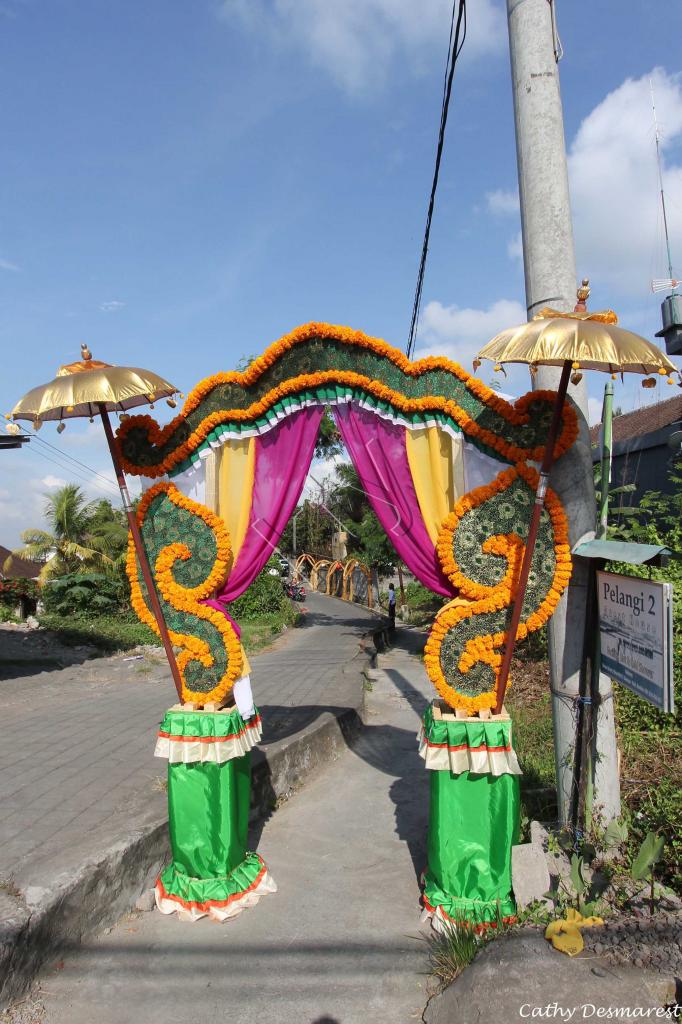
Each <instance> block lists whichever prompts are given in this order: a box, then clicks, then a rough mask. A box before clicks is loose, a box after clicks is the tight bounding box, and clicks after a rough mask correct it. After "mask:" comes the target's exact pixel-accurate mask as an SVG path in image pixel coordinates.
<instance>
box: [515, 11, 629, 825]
mask: <svg viewBox="0 0 682 1024" xmlns="http://www.w3.org/2000/svg"><path fill="white" fill-rule="evenodd" d="M507 17H508V22H509V50H510V55H511V73H512V90H513V95H514V118H515V125H516V152H517V162H518V174H519V194H520V199H521V227H522V235H523V265H524V271H525V278H526V305H527V307H528V319H529V320H530V319H531V318H532V317H533V316H534V314H535V313H536V312H538V310H540V309H541V308H542V307H543V306H553V307H554V308H555V309H560V310H564V311H568V310H572V309H573V307H574V305H575V296H576V285H577V280H576V268H575V252H574V248H573V228H572V224H571V207H570V200H569V194H568V174H567V167H566V149H565V143H564V124H563V113H562V108H561V94H560V91H559V71H558V67H557V54H556V51H557V46H558V44H557V36H556V30H555V23H554V7H553V3H552V0H507ZM559 373H560V369H555V368H553V367H540V369H539V371H538V373H537V375H536V377H535V381H534V387H536V388H551V389H552V390H556V387H557V384H558V377H559ZM569 395H570V397H571V398H572V400H573V401H574V402H575V404H576V406H577V407H578V409H579V410H580V412H581V413H582V414H583V415H582V417H581V418H580V419H581V424H580V436H579V438H578V440H577V441H576V443H575V445H574V446H573V448H572V449H571V451H570V452H568V453H567V454H566V455H564V456H563V458H561V459H560V460H559V461H558V462H557V463H556V466H555V468H554V469H553V470H552V475H551V479H550V484H551V486H552V488H553V489H554V490H555V491H556V492H557V494H559V496H560V497H561V500H562V502H563V504H564V508H565V510H566V513H567V515H568V521H569V536H570V542H571V547H574V546H575V545H576V544H577V543H578V542H579V541H580V540H581V539H585V540H588V539H591V538H592V537H593V536H594V528H595V521H596V505H595V494H594V482H593V477H592V456H591V453H590V439H589V429H588V421H587V387H586V384H585V381H584V380H583V381H582V383H581V384H579V385H578V386H577V387H573V386H570V387H569ZM590 571H591V570H590V567H589V565H588V564H586V561H585V560H583V559H574V569H573V578H572V580H571V584H570V587H569V588H568V591H567V593H565V594H564V596H563V598H562V600H561V602H560V604H559V606H558V608H557V610H556V612H555V614H554V616H553V617H552V619H551V621H550V624H549V660H550V680H551V686H552V716H553V720H554V752H555V759H556V777H557V791H558V799H559V818H560V820H561V821H563V822H567V821H568V820H569V819H570V814H571V796H572V794H571V784H572V778H573V759H574V751H575V745H576V726H575V714H576V706H577V705H576V703H575V701H576V698H577V697H578V696H579V693H580V679H581V672H584V671H585V664H584V662H585V658H586V656H587V654H588V653H589V652H590V651H591V647H592V644H591V639H590V640H588V642H587V643H586V642H585V627H586V613H585V607H586V603H587V596H588V586H589V580H590ZM595 628H596V623H590V624H589V629H590V631H592V630H593V629H595ZM583 692H586V691H585V689H583ZM599 697H600V703H599V708H598V712H597V714H596V715H595V716H594V722H595V723H596V725H595V739H594V743H593V757H592V764H593V765H594V766H595V767H594V807H595V810H596V811H597V813H600V814H601V815H602V816H603V818H604V819H605V820H610V819H611V818H613V817H617V816H618V815H619V814H620V788H619V781H618V762H617V750H616V736H615V725H614V715H613V700H612V699H611V682H610V680H609V679H608V678H606V677H605V676H600V681H599Z"/></svg>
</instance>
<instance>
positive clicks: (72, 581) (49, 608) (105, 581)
mask: <svg viewBox="0 0 682 1024" xmlns="http://www.w3.org/2000/svg"><path fill="white" fill-rule="evenodd" d="M42 599H43V607H44V608H45V611H46V612H47V613H48V614H54V615H75V616H79V615H113V614H115V613H116V612H118V611H120V610H123V609H125V608H127V607H129V605H128V587H127V580H126V579H125V577H123V576H114V575H111V576H109V575H106V574H104V573H99V572H83V573H76V572H71V573H67V574H66V575H64V576H60V577H59V578H58V579H55V580H51V581H49V582H48V583H46V584H45V586H44V587H43V592H42Z"/></svg>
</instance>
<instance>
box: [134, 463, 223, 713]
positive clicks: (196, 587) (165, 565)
mask: <svg viewBox="0 0 682 1024" xmlns="http://www.w3.org/2000/svg"><path fill="white" fill-rule="evenodd" d="M137 519H138V523H139V526H140V532H141V534H142V539H143V541H144V545H145V548H146V551H147V556H148V558H149V564H150V566H151V568H152V575H153V578H154V582H155V584H156V589H157V592H158V595H159V601H160V604H161V609H162V611H163V615H164V618H165V620H166V624H167V626H168V631H169V633H170V638H171V640H172V642H173V644H174V646H176V647H180V648H182V650H181V652H180V654H179V655H178V659H177V660H178V668H179V669H180V676H181V678H182V696H183V699H184V700H185V701H192V702H195V703H199V704H206V703H209V702H211V701H217V702H220V701H222V700H223V699H224V698H225V696H226V695H227V693H228V692H229V691H230V689H231V688H232V685H233V683H234V682H235V680H237V679H238V678H239V676H240V674H241V668H242V650H241V644H240V642H239V638H238V636H237V634H236V632H235V630H234V628H233V626H232V624H231V623H230V621H229V619H227V618H226V617H225V616H224V615H223V614H221V612H219V611H217V610H216V609H214V608H210V607H208V606H207V605H205V604H202V603H201V602H202V601H203V600H205V599H206V598H210V597H212V596H213V594H214V593H215V591H216V589H217V588H218V587H219V586H220V585H221V584H222V583H223V582H224V581H225V578H226V576H227V572H228V564H229V557H230V549H231V546H230V538H229V536H228V532H227V529H226V528H225V525H224V523H223V522H222V520H221V519H219V518H218V516H216V515H214V513H213V512H211V511H210V510H209V509H207V508H206V507H205V506H204V505H200V504H199V503H198V502H196V501H192V500H191V499H190V498H187V497H185V496H184V495H183V494H181V492H180V491H179V490H178V489H177V487H175V485H174V484H172V483H167V482H165V481H164V482H162V483H158V484H155V485H154V486H153V487H152V488H150V490H148V491H147V492H146V493H145V495H144V497H143V498H142V501H141V502H140V505H139V507H138V510H137ZM126 568H127V572H128V578H129V579H130V590H131V601H132V605H133V608H134V609H135V612H136V614H137V616H138V618H139V619H140V620H141V621H142V622H144V623H145V624H146V625H147V626H149V628H150V629H153V630H154V632H155V633H156V634H157V635H158V633H159V629H158V626H157V624H156V620H155V618H154V615H153V614H152V611H151V608H150V604H149V599H148V594H147V588H146V586H145V582H144V579H143V578H142V572H141V570H140V566H139V563H138V561H137V557H136V555H135V549H134V546H133V544H132V540H131V541H130V542H129V545H128V560H127V566H126Z"/></svg>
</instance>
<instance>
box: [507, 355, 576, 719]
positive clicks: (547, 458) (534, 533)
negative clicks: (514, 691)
mask: <svg viewBox="0 0 682 1024" xmlns="http://www.w3.org/2000/svg"><path fill="white" fill-rule="evenodd" d="M570 375H571V361H570V359H567V360H566V361H565V363H564V365H563V369H562V371H561V380H560V382H559V390H558V391H557V396H556V399H555V401H554V413H553V415H552V423H551V426H550V428H549V434H548V435H547V443H546V445H545V453H544V455H543V457H542V465H541V466H540V479H539V480H538V486H537V490H536V492H535V504H534V505H533V512H532V515H531V517H530V527H529V529H528V539H527V540H526V547H525V550H524V553H523V562H522V563H521V571H520V573H519V582H518V584H517V587H516V594H515V595H514V603H513V605H512V614H511V621H510V623H509V632H508V636H507V645H506V647H505V649H504V657H503V658H502V664H501V666H500V671H499V674H498V676H497V686H496V688H495V695H496V698H497V703H496V705H495V714H496V715H498V714H499V713H500V711H501V710H502V704H503V703H504V695H505V692H506V690H507V680H508V679H509V669H510V667H511V661H512V657H513V655H514V648H515V646H516V633H517V630H518V628H519V622H520V621H521V611H522V609H523V599H524V597H525V596H526V587H527V586H528V577H529V575H530V567H531V563H532V561H533V552H534V551H535V542H536V540H537V537H538V529H539V527H540V515H541V514H542V510H543V508H544V505H545V495H546V493H547V480H548V478H549V471H550V470H551V468H552V462H553V461H554V448H555V446H556V442H557V438H558V436H559V431H560V428H561V414H562V412H563V409H564V403H565V401H566V391H567V389H568V380H569V377H570Z"/></svg>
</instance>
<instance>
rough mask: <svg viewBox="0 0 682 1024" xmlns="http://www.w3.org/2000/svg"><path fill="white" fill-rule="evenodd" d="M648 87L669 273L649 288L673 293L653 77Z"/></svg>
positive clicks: (671, 264)
mask: <svg viewBox="0 0 682 1024" xmlns="http://www.w3.org/2000/svg"><path fill="white" fill-rule="evenodd" d="M649 89H650V90H651V109H652V110H653V113H654V129H655V134H656V163H657V164H658V183H659V186H660V192H661V208H662V210H663V229H664V231H665V247H666V251H667V253H668V275H669V280H668V281H660V280H656V281H652V282H651V290H652V291H654V292H658V291H662V290H663V289H664V288H668V287H671V288H672V294H673V295H674V294H675V288H676V287H677V285H678V282H677V281H676V280H675V278H674V277H673V260H672V256H671V255H670V235H669V234H668V215H667V213H666V209H665V192H664V190H663V170H662V167H661V145H660V134H659V131H658V119H657V117H656V102H655V100H654V83H653V79H651V78H650V79H649Z"/></svg>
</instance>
